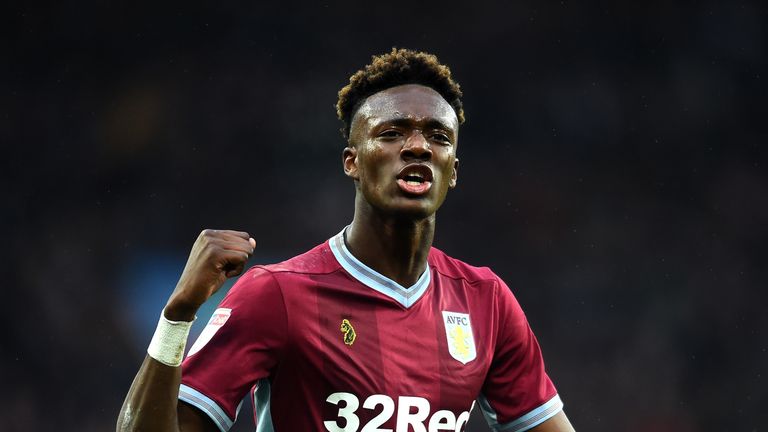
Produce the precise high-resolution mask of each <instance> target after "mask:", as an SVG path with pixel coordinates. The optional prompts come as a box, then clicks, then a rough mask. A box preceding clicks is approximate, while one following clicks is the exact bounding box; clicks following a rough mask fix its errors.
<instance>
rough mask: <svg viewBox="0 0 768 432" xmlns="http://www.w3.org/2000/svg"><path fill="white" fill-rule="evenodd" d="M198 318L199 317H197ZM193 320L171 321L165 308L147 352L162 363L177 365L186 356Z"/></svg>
mask: <svg viewBox="0 0 768 432" xmlns="http://www.w3.org/2000/svg"><path fill="white" fill-rule="evenodd" d="M195 319H197V317H195ZM193 322H195V320H194V319H193V320H192V321H171V320H169V319H167V318H166V317H165V309H163V312H161V313H160V321H159V322H158V323H157V329H155V334H154V336H152V341H151V342H149V347H148V348H147V354H149V356H150V357H152V358H153V359H155V360H157V361H159V362H160V363H162V364H164V365H168V366H173V367H177V366H179V365H180V364H181V360H182V359H183V358H184V348H185V347H186V345H187V337H188V336H189V329H190V327H192V323H193Z"/></svg>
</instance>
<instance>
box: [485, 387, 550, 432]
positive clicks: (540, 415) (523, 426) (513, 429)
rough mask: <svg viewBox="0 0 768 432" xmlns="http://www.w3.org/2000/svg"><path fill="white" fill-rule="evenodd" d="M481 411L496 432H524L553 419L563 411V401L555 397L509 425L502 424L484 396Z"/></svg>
mask: <svg viewBox="0 0 768 432" xmlns="http://www.w3.org/2000/svg"><path fill="white" fill-rule="evenodd" d="M478 402H479V405H480V409H481V410H482V411H483V415H484V416H485V420H486V421H487V422H488V426H490V427H491V429H493V431H494V432H523V431H527V430H528V429H531V428H533V427H536V426H538V425H540V424H541V423H543V422H544V421H545V420H548V419H550V418H552V416H554V415H555V414H557V413H558V412H560V411H561V410H562V409H563V401H562V400H560V396H559V395H555V396H553V397H552V399H550V400H548V401H546V402H544V403H543V404H541V405H540V406H538V407H536V408H534V409H532V410H531V411H529V412H528V413H526V414H524V415H522V416H520V417H518V418H517V419H515V420H512V421H511V422H509V423H504V424H500V423H499V421H498V419H497V417H496V411H494V409H493V408H492V407H491V405H490V403H488V399H486V398H485V396H483V395H482V394H481V395H480V397H479V398H478Z"/></svg>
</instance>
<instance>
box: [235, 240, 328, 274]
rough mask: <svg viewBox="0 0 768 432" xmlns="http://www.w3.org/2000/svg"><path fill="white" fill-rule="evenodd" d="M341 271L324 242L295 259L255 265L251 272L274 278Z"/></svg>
mask: <svg viewBox="0 0 768 432" xmlns="http://www.w3.org/2000/svg"><path fill="white" fill-rule="evenodd" d="M338 269H339V263H338V262H337V261H336V259H335V258H334V256H333V252H331V248H330V247H329V246H328V242H323V243H322V244H319V245H317V246H315V247H314V248H312V249H310V250H308V251H306V252H304V253H302V254H300V255H296V256H295V257H293V258H289V259H287V260H285V261H282V262H279V263H276V264H266V265H255V266H253V267H251V269H250V270H249V273H250V272H256V273H269V274H271V275H272V276H273V277H278V278H279V277H280V276H281V275H284V274H297V275H301V274H305V275H317V274H327V273H333V272H335V271H337V270H338Z"/></svg>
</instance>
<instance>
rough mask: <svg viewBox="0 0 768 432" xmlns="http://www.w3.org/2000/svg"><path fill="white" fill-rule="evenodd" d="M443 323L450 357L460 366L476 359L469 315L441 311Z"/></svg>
mask: <svg viewBox="0 0 768 432" xmlns="http://www.w3.org/2000/svg"><path fill="white" fill-rule="evenodd" d="M443 323H444V324H445V336H446V337H447V338H448V352H449V353H450V354H451V357H453V358H455V359H456V360H458V361H460V362H461V363H462V364H467V363H469V362H471V361H472V360H474V359H475V357H477V351H475V338H474V337H473V336H472V323H470V322H469V314H463V313H458V312H449V311H443Z"/></svg>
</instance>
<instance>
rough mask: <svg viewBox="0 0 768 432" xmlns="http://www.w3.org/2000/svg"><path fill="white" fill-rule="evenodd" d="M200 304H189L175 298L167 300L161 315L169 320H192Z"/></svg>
mask: <svg viewBox="0 0 768 432" xmlns="http://www.w3.org/2000/svg"><path fill="white" fill-rule="evenodd" d="M198 309H200V305H191V304H188V303H185V302H182V301H179V300H176V299H173V298H172V299H170V300H168V303H167V304H166V305H165V309H163V316H164V317H165V318H166V319H168V320H169V321H187V322H190V321H194V320H195V315H196V314H197V310H198Z"/></svg>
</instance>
